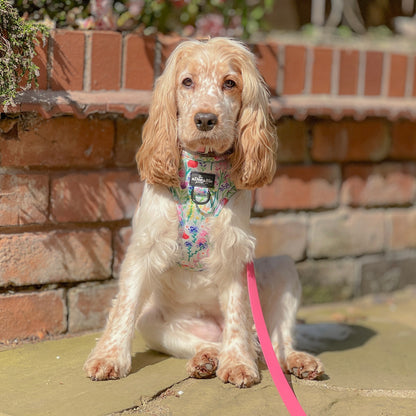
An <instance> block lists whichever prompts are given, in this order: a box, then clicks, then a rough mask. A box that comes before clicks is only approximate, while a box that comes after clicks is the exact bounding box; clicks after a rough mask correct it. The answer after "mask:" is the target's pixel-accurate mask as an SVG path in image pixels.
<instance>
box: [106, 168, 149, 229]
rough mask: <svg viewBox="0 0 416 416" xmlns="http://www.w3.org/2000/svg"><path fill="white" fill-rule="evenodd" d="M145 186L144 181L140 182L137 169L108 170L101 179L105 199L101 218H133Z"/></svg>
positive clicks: (112, 219)
mask: <svg viewBox="0 0 416 416" xmlns="http://www.w3.org/2000/svg"><path fill="white" fill-rule="evenodd" d="M143 188H144V182H139V175H138V173H137V170H136V169H134V170H129V171H122V172H119V171H114V172H107V173H106V174H105V175H103V177H102V181H101V192H102V195H103V201H104V204H103V205H102V208H101V219H102V220H104V221H114V220H122V219H130V218H132V217H133V214H134V212H135V211H136V208H137V203H138V201H139V199H140V197H141V195H142V192H143Z"/></svg>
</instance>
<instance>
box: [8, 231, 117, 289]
mask: <svg viewBox="0 0 416 416" xmlns="http://www.w3.org/2000/svg"><path fill="white" fill-rule="evenodd" d="M111 262H112V248H111V232H110V231H109V230H106V229H104V228H101V229H98V230H82V231H52V232H38V233H23V234H3V235H1V234H0V286H7V285H16V286H23V285H33V284H44V283H56V282H77V281H88V280H99V279H107V278H108V277H110V275H111Z"/></svg>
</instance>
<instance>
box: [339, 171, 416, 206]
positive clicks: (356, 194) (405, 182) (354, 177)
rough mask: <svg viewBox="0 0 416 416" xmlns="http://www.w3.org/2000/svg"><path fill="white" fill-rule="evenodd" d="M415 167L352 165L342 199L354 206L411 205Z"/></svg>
mask: <svg viewBox="0 0 416 416" xmlns="http://www.w3.org/2000/svg"><path fill="white" fill-rule="evenodd" d="M415 174H416V168H415V166H413V165H410V164H406V165H404V164H399V163H383V164H378V165H350V166H346V168H345V170H344V178H345V180H344V183H343V185H342V191H341V201H342V203H344V204H349V205H352V206H383V205H404V204H411V203H412V202H413V200H414V196H415V190H416V176H415Z"/></svg>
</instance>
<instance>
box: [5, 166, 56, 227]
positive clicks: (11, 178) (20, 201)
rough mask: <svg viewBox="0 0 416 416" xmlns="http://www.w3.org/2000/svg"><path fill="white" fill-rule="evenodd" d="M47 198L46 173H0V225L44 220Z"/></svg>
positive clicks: (41, 221) (47, 182)
mask: <svg viewBox="0 0 416 416" xmlns="http://www.w3.org/2000/svg"><path fill="white" fill-rule="evenodd" d="M48 200H49V177H48V176H47V175H19V174H13V175H8V174H4V175H2V174H0V226H1V225H3V226H4V225H22V224H34V223H44V222H46V221H47V218H48V203H49V202H48Z"/></svg>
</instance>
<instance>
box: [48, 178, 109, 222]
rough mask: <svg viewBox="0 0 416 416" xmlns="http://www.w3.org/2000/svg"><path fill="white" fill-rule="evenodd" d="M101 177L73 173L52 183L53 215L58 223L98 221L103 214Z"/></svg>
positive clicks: (55, 179)
mask: <svg viewBox="0 0 416 416" xmlns="http://www.w3.org/2000/svg"><path fill="white" fill-rule="evenodd" d="M100 193H101V192H100V175H99V174H98V173H73V174H68V175H65V176H62V177H57V178H54V179H53V180H52V183H51V214H52V219H53V220H54V221H58V222H70V221H85V222H88V221H98V220H99V218H100V214H101V204H103V203H104V201H103V200H102V197H101V195H100Z"/></svg>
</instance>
